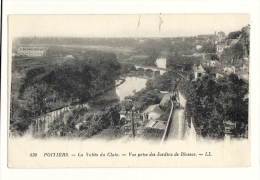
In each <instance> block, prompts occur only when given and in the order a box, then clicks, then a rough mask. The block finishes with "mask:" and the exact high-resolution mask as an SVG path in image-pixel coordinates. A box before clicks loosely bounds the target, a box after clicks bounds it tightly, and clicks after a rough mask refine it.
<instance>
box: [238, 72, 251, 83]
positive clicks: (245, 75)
mask: <svg viewBox="0 0 260 180" xmlns="http://www.w3.org/2000/svg"><path fill="white" fill-rule="evenodd" d="M236 75H237V76H238V77H239V78H240V79H244V80H245V81H248V80H249V73H248V71H245V70H242V71H238V72H236Z"/></svg>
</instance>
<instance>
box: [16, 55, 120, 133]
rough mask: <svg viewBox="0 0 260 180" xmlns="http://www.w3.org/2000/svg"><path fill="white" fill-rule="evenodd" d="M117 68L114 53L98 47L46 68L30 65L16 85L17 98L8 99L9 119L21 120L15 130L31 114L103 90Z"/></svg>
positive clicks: (109, 85)
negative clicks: (17, 88) (33, 67)
mask: <svg viewBox="0 0 260 180" xmlns="http://www.w3.org/2000/svg"><path fill="white" fill-rule="evenodd" d="M119 70H120V64H119V63H118V62H117V61H116V56H115V54H113V53H105V52H101V51H88V52H85V54H82V56H80V57H79V58H77V59H75V60H68V61H66V62H64V63H62V64H59V65H57V66H51V67H49V69H48V68H47V67H37V68H35V69H30V70H28V71H27V73H26V75H25V77H24V78H23V81H22V83H21V85H20V89H19V95H18V99H15V98H13V99H12V102H11V103H12V104H11V122H13V123H20V122H21V123H22V124H24V126H21V128H18V130H21V131H25V130H26V129H27V128H28V124H30V123H27V122H30V119H32V118H34V117H35V116H39V115H41V114H43V113H46V112H47V111H49V110H54V109H57V108H60V107H62V106H64V105H66V104H68V103H73V102H86V101H89V100H91V99H93V98H95V97H97V96H99V95H101V94H104V93H105V92H107V91H109V90H111V89H112V88H114V87H115V78H116V77H117V76H118V74H119ZM17 101H19V102H20V103H17ZM15 111H16V112H15ZM17 111H18V112H17ZM18 125H19V124H18ZM15 126H16V125H15ZM19 127H20V126H19Z"/></svg>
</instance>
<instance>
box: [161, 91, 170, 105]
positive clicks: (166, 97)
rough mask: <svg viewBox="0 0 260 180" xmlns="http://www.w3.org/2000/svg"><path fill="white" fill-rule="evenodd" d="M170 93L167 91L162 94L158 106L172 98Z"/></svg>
mask: <svg viewBox="0 0 260 180" xmlns="http://www.w3.org/2000/svg"><path fill="white" fill-rule="evenodd" d="M172 95H173V94H172V93H167V94H164V96H163V98H162V100H161V102H160V106H164V105H166V104H167V103H168V102H169V101H170V100H171V98H172Z"/></svg>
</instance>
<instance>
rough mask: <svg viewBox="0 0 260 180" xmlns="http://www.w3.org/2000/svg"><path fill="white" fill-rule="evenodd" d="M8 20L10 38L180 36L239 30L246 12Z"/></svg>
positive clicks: (17, 17)
mask: <svg viewBox="0 0 260 180" xmlns="http://www.w3.org/2000/svg"><path fill="white" fill-rule="evenodd" d="M8 22H9V34H10V35H11V36H12V37H22V36H54V37H55V36H62V37H184V36H196V35H199V34H214V33H215V31H217V32H218V31H224V32H225V33H226V34H228V33H229V32H232V31H237V30H241V28H242V27H244V26H246V25H247V24H250V15H249V14H172V15H160V14H157V15H9V17H8Z"/></svg>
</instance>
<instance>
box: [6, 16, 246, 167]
mask: <svg viewBox="0 0 260 180" xmlns="http://www.w3.org/2000/svg"><path fill="white" fill-rule="evenodd" d="M250 31H251V21H250V14H246V13H245V14H243V13H240V14H149V15H148V14H140V15H139V14H135V15H122V14H121V15H83V14H82V15H36V14H35V15H9V16H8V43H9V44H8V55H9V56H8V70H9V72H8V85H9V89H8V90H9V92H8V93H9V96H8V98H9V112H8V115H9V119H8V167H9V168H73V167H74V168H79V167H81V168H86V167H248V166H250V157H251V153H250V145H251V126H250V119H251V118H250V113H249V101H250V100H249V99H250V92H251V90H250V88H249V87H250V80H249V79H250V78H249V77H250V61H251V58H250V57H251V56H250V45H251V44H250Z"/></svg>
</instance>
